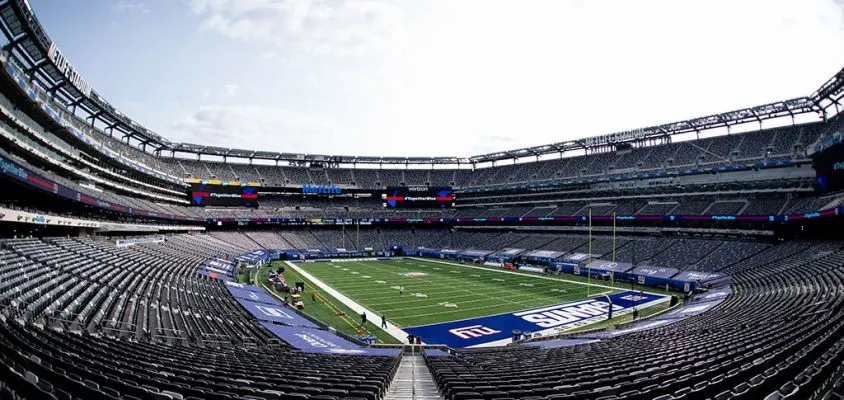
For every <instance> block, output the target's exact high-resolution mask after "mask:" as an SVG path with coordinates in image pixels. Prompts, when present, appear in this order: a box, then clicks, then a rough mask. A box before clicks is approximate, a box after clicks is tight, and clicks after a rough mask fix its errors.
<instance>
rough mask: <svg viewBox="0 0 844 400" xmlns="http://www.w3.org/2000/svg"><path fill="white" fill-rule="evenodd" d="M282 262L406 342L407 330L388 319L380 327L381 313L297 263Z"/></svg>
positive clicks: (374, 324) (400, 341) (371, 321)
mask: <svg viewBox="0 0 844 400" xmlns="http://www.w3.org/2000/svg"><path fill="white" fill-rule="evenodd" d="M284 263H285V264H287V266H288V267H289V268H292V269H293V270H294V271H296V272H297V273H299V274H301V275H302V276H304V277H305V278H306V279H308V280H310V281H311V282H313V284H314V285H316V286H318V287H319V288H320V289H322V290H324V291H325V292H327V293H328V294H330V295H331V296H333V297H334V298H335V299H337V300H338V301H339V302H341V303H343V304H345V305H346V306H347V307H349V308H351V309H352V311H354V312H356V313H358V314H360V313H362V312H366V317H367V321H368V322H370V323H371V324H372V325H373V326H375V327H376V328H378V329H381V330H383V331H384V332H387V334H388V335H390V336H392V337H394V338H396V339H397V340H398V341H399V343H406V342H407V332H405V331H403V330H401V329H400V328H399V327H397V326H395V325H394V324H393V323H392V322H390V321H389V320H388V321H387V329H384V328H381V324H380V322H381V315H379V314H376V313H374V312H373V311H372V310H369V309H367V308H364V307H363V306H362V305H360V304H358V303H357V302H356V301H354V300H352V299H350V298H348V297H346V295H344V294H343V293H340V292H339V291H337V289H334V288H333V287H331V286H329V285H328V284H326V283H325V282H323V281H321V280H319V279H318V278H317V277H315V276H313V275H311V274H309V273H308V272H306V271H305V270H303V269H302V268H300V267H299V266H298V265H296V264H294V263H292V262H290V261H285V262H284Z"/></svg>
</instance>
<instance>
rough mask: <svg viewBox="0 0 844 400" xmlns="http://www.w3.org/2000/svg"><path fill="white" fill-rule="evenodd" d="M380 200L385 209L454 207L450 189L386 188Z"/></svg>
mask: <svg viewBox="0 0 844 400" xmlns="http://www.w3.org/2000/svg"><path fill="white" fill-rule="evenodd" d="M381 198H382V199H383V200H384V207H386V208H451V207H454V190H453V189H452V188H450V187H427V186H419V187H388V188H387V190H386V191H385V192H384V193H382V194H381Z"/></svg>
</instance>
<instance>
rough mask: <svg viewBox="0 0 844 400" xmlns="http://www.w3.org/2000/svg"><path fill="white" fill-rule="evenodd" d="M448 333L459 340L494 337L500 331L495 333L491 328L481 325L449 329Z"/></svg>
mask: <svg viewBox="0 0 844 400" xmlns="http://www.w3.org/2000/svg"><path fill="white" fill-rule="evenodd" d="M448 332H449V333H451V334H453V335H455V336H457V337H459V338H461V339H472V338H479V337H481V336H489V335H494V334H496V333H501V331H497V330H495V329H492V328H487V327H485V326H483V325H472V326H464V327H462V328H454V329H449V330H448Z"/></svg>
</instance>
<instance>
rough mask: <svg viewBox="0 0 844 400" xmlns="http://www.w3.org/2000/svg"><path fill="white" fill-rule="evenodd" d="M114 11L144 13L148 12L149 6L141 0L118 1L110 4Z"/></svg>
mask: <svg viewBox="0 0 844 400" xmlns="http://www.w3.org/2000/svg"><path fill="white" fill-rule="evenodd" d="M112 9H113V10H114V11H118V12H125V13H130V14H141V15H146V14H149V13H150V9H149V6H148V5H147V4H146V3H144V2H142V1H139V2H129V1H123V0H121V1H118V2H117V3H115V4H114V5H113V6H112Z"/></svg>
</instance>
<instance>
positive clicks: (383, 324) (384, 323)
mask: <svg viewBox="0 0 844 400" xmlns="http://www.w3.org/2000/svg"><path fill="white" fill-rule="evenodd" d="M381 327H382V328H384V329H387V316H386V315H383V314H381Z"/></svg>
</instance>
